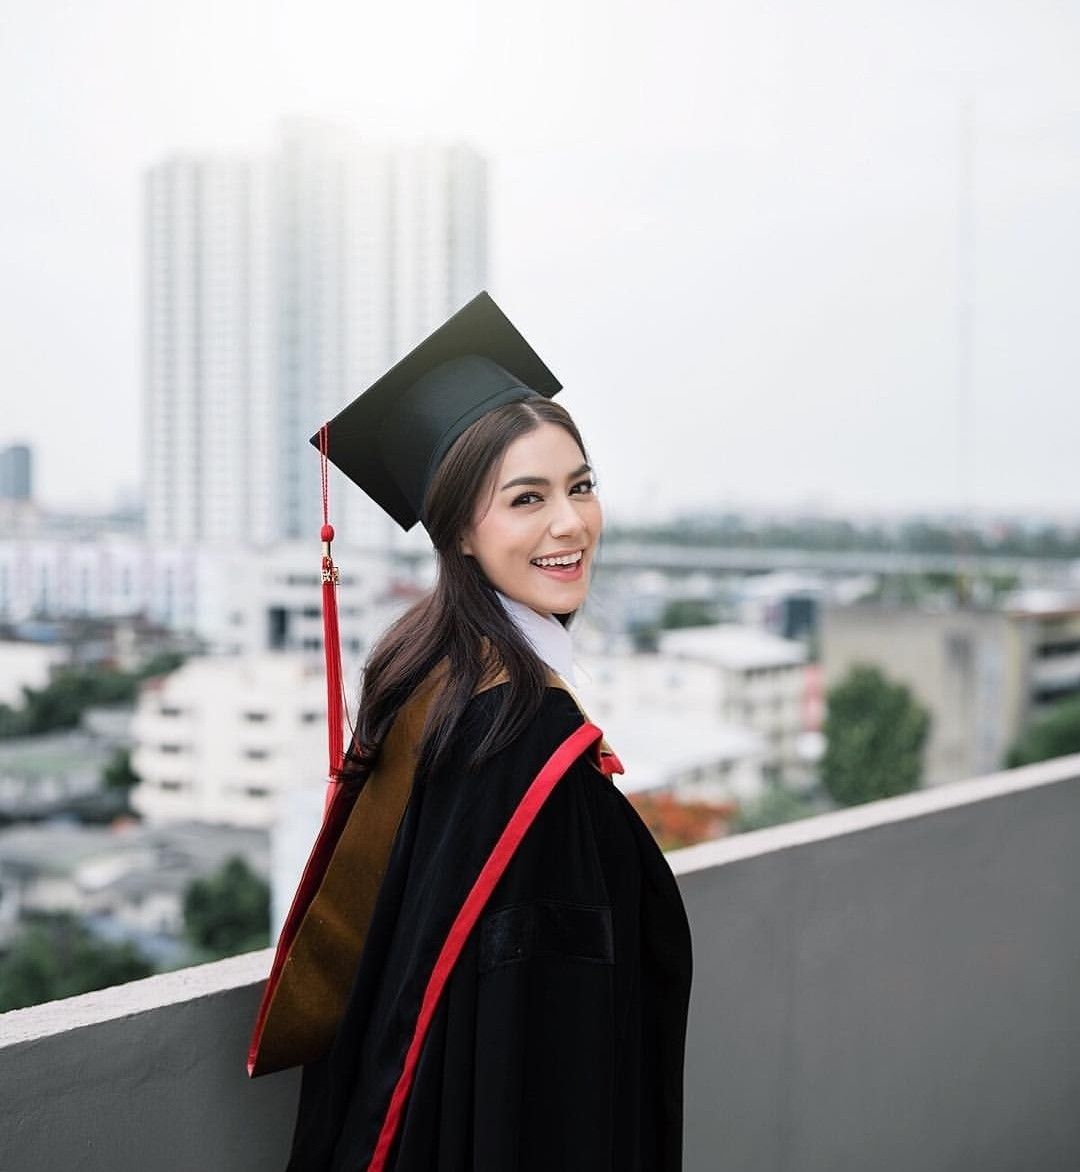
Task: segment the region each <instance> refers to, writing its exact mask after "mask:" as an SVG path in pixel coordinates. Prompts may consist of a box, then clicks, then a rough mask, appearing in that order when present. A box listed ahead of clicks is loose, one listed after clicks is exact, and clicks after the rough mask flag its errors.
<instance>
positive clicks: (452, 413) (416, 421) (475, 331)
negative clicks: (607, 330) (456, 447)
mask: <svg viewBox="0 0 1080 1172" xmlns="http://www.w3.org/2000/svg"><path fill="white" fill-rule="evenodd" d="M561 389H562V383H560V382H559V381H558V379H556V378H555V376H554V375H553V374H552V373H551V371H550V370H548V368H547V367H546V366H545V365H544V363H543V362H542V361H541V360H540V358H539V357H538V356H537V354H536V352H535V351H534V350H533V348H532V347H531V346H530V345H529V343H528V342H526V341H525V339H524V338H523V337H522V336H521V334H520V333H518V331H517V330H516V329H515V328H514V326H513V325H512V324H511V323H510V321H509V319H508V318H507V317H506V315H505V314H504V313H503V312H502V310H501V309H499V307H498V306H497V305H496V304H495V302H494V301H493V300H492V299H491V297H489V296H488V294H487V293H480V294H478V295H477V296H476V297H474V298H473V299H472V301H470V302H469V303H468V305H466V306H464V307H463V308H462V309H460V310H458V312H457V313H455V314H454V315H453V317H451V318H449V319H448V320H447V321H445V322H444V323H443V324H442V325H441V326H439V328H438V329H437V330H436V331H435V332H434V333H433V334H431V335H429V336H428V337H427V338H425V339H424V341H423V342H421V343H420V345H419V346H417V347H416V349H415V350H413V351H412V352H411V353H410V354H408V355H406V356H405V357H404V358H403V359H402V360H401V361H400V362H399V363H398V364H397V365H396V366H393V367H391V369H390V370H388V371H387V372H386V374H384V375H383V376H382V378H380V379H379V380H378V381H377V382H375V383H373V384H372V385H371V386H370V387H368V389H367V390H366V391H364V393H363V394H362V395H361V396H360V397H359V398H358V399H354V400H353V402H351V403H350V404H349V405H348V407H346V408H345V409H344V410H343V411H341V412H340V413H339V414H337V415H335V416H334V418H333V419H331V420H330V422H329V423H328V424H327V427H326V455H327V458H328V459H329V460H330V462H331V463H333V464H336V465H337V467H338V468H340V469H341V471H342V472H344V473H345V475H346V476H348V477H349V479H350V480H353V481H355V483H356V484H358V485H359V486H360V487H361V488H362V489H363V490H364V492H366V493H367V494H368V496H370V497H371V498H372V500H374V501H375V503H376V504H377V505H379V507H380V508H382V509H383V510H384V511H385V512H387V513H389V514H390V516H391V517H393V519H394V520H395V521H396V522H397V523H398V524H399V525H400V526H401V527H402V528H403V529H411V528H412V527H413V525H415V524H416V522H417V521H418V520H420V519H421V517H422V514H423V505H424V496H425V494H426V492H427V488H428V485H429V483H430V482H431V477H432V476H433V475H434V473H435V469H436V468H438V466H439V463H440V461H441V460H442V458H443V456H445V455H446V453H447V451H448V450H449V448H450V445H451V444H452V443H453V442H454V440H455V439H457V437H458V436H459V435H461V433H462V432H463V431H464V430H465V429H466V428H467V427H468V426H469V425H470V424H471V423H475V422H476V420H477V419H479V418H480V416H481V415H485V414H486V413H487V412H488V411H491V410H493V409H494V408H495V407H501V406H502V405H503V404H504V403H513V402H516V401H518V400H521V399H527V398H530V397H532V396H533V395H543V396H545V397H546V398H549V399H550V398H551V397H552V396H553V395H555V394H557V393H558V391H560V390H561ZM311 442H312V444H314V445H315V447H319V434H318V433H316V434H315V435H313V436H312V437H311Z"/></svg>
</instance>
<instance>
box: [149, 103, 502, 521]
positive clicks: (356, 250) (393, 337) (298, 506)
mask: <svg viewBox="0 0 1080 1172" xmlns="http://www.w3.org/2000/svg"><path fill="white" fill-rule="evenodd" d="M146 207H147V220H146V231H147V239H146V256H147V272H146V282H147V296H146V315H147V316H146V399H147V413H146V415H147V420H146V421H147V433H148V434H147V460H146V490H147V531H148V535H149V536H150V537H151V538H152V539H154V540H160V541H174V542H175V541H192V542H196V541H205V542H223V541H240V542H248V541H251V542H256V543H263V542H270V541H275V540H279V539H284V538H296V537H308V536H310V535H311V534H312V533H313V532H315V531H316V530H317V526H318V522H319V493H318V486H319V477H318V468H317V460H316V457H315V455H314V452H313V451H312V449H311V448H310V447H309V445H308V443H307V438H308V436H309V435H311V434H312V433H313V432H314V431H315V430H316V429H317V427H318V425H319V424H320V423H321V422H322V421H323V420H325V419H327V418H329V417H330V416H332V415H333V414H335V413H336V412H337V411H339V410H340V409H341V408H342V407H344V406H345V404H346V403H348V402H349V401H350V399H352V398H353V397H354V396H355V395H356V394H358V393H359V392H360V391H361V390H363V388H364V387H365V386H367V385H368V383H369V382H370V381H372V379H373V378H375V377H376V376H377V375H378V374H379V373H381V371H382V370H383V369H384V368H385V367H386V366H387V365H389V364H390V363H391V362H392V361H393V360H394V359H395V358H397V357H398V356H400V355H401V354H403V353H404V352H405V351H407V350H408V349H409V348H410V347H411V346H413V345H415V344H416V343H417V342H418V341H420V339H421V338H422V337H424V335H425V334H426V333H428V332H429V331H430V330H431V329H433V328H434V327H435V326H436V325H437V324H438V323H439V322H440V321H441V320H442V319H443V318H445V317H446V316H447V315H448V314H450V313H451V312H453V311H454V310H455V309H457V308H459V307H460V306H461V305H463V304H464V303H465V302H466V301H467V300H468V299H469V298H470V297H472V296H473V295H474V294H475V293H476V292H478V291H479V290H480V289H481V288H482V287H483V285H484V284H485V278H486V272H487V193H486V165H485V163H484V161H483V159H482V158H480V156H478V155H477V154H476V153H475V152H474V151H472V150H470V149H469V148H467V147H464V146H459V145H442V144H427V145H415V146H409V147H396V146H381V145H372V144H366V143H361V142H358V141H357V140H356V139H355V137H354V136H352V135H350V134H347V133H345V132H343V131H341V130H338V129H336V128H333V127H328V126H325V125H322V124H319V123H310V122H305V121H296V122H289V123H287V124H286V125H285V126H284V127H283V129H282V132H281V136H280V139H279V142H278V144H277V148H276V149H275V151H274V152H273V153H272V154H271V155H270V156H268V157H266V158H260V159H201V158H200V159H191V158H184V159H180V158H177V159H171V160H167V161H165V162H163V163H160V164H159V165H158V166H156V167H154V168H153V169H152V170H151V172H150V174H149V176H148V180H147V193H146ZM331 474H332V476H333V479H334V483H333V485H332V495H333V498H334V503H333V520H334V523H335V526H336V527H337V530H338V534H339V537H342V538H345V539H348V540H352V541H355V542H358V543H362V544H373V543H374V544H381V540H380V539H381V538H382V537H383V535H384V534H385V532H386V528H385V526H386V522H385V518H383V517H382V516H381V514H379V513H378V512H377V510H375V508H374V506H372V505H370V504H369V503H368V502H367V501H366V499H365V498H363V497H362V496H361V494H359V493H357V492H356V491H355V490H351V491H340V490H341V488H342V485H343V484H344V483H345V482H344V481H343V480H341V479H340V474H339V473H337V472H336V470H333V469H332V470H331Z"/></svg>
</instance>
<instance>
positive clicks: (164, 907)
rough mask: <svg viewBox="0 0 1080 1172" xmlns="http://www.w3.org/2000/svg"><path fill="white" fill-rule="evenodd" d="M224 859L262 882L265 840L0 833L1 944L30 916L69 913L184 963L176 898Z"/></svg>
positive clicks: (187, 834)
mask: <svg viewBox="0 0 1080 1172" xmlns="http://www.w3.org/2000/svg"><path fill="white" fill-rule="evenodd" d="M232 857H239V858H242V859H243V860H244V861H245V862H246V863H247V864H248V866H249V867H251V869H252V870H253V871H255V872H256V874H259V875H261V876H263V877H265V876H266V875H267V873H268V867H269V864H268V839H267V836H266V834H265V833H264V832H262V831H258V830H243V829H239V828H235V827H222V826H207V825H205V824H201V823H200V824H194V823H176V824H174V825H169V826H160V825H156V826H148V825H139V824H138V823H135V822H134V821H132V820H131V819H128V820H127V821H126V822H123V823H118V824H116V825H114V826H108V827H106V826H79V825H76V824H74V823H70V822H43V823H33V824H23V825H18V826H11V827H6V828H3V829H0V944H3V943H6V942H7V941H8V940H10V938H11V936H12V935H13V934H14V933H15V932H16V931H17V929H18V927H19V925H20V923H21V921H22V920H23V919H24V917H26V916H27V915H29V914H32V913H35V912H38V913H40V912H46V913H58V912H69V913H71V914H72V915H75V916H78V917H79V918H81V919H83V920H84V921H86V922H88V924H89V926H90V927H91V928H92V929H93V930H94V931H95V932H97V933H99V934H101V935H107V936H108V937H109V938H112V939H127V940H131V941H133V942H134V943H135V944H137V945H138V946H139V947H140V948H141V949H142V950H143V951H145V952H146V953H147V955H149V956H151V957H152V958H154V959H158V960H162V961H165V962H166V963H168V962H171V961H175V960H183V959H184V958H185V957H186V955H187V954H186V951H185V950H183V948H182V947H181V945H180V941H181V940H182V938H183V934H184V894H185V892H186V890H187V888H188V886H189V885H190V884H191V883H192V882H193V881H194V880H196V879H200V878H203V877H205V876H207V875H210V874H212V873H213V872H215V871H217V870H218V869H219V868H220V867H222V866H223V865H224V864H225V862H226V861H227V860H228V859H229V858H232Z"/></svg>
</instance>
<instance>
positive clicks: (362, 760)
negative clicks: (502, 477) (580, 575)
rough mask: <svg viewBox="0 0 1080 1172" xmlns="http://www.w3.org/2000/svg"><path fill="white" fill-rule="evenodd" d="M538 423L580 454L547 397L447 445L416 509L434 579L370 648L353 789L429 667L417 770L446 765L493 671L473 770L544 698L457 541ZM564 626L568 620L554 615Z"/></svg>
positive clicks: (536, 674)
mask: <svg viewBox="0 0 1080 1172" xmlns="http://www.w3.org/2000/svg"><path fill="white" fill-rule="evenodd" d="M543 423H554V424H556V425H558V426H559V427H562V428H565V429H566V431H568V432H569V433H570V435H571V436H572V437H573V439H574V441H575V442H576V443H577V445H578V447H579V448H580V449H581V451H582V455H583V456H584V453H585V445H584V444H583V443H582V440H581V435H580V433H579V432H578V429H577V427H576V426H575V424H574V421H573V420H572V419H571V418H570V416H569V415H568V414H567V412H566V410H565V409H564V408H562V407H560V406H559V404H558V403H554V402H552V401H551V400H550V399H545V398H535V399H527V400H524V401H521V402H517V403H507V404H505V405H504V406H502V407H496V408H495V409H494V410H492V411H489V412H488V413H487V414H486V415H483V416H481V417H480V418H479V419H478V420H477V421H476V422H475V423H473V424H472V425H471V426H470V427H468V428H467V429H466V430H465V431H464V432H462V434H461V435H460V436H458V438H457V439H456V440H455V441H454V443H453V445H452V446H451V448H450V450H449V451H448V452H447V454H446V456H445V457H444V459H443V461H442V463H441V464H440V465H439V467H438V469H437V470H436V472H435V474H434V476H433V477H432V480H431V484H430V486H429V488H428V491H427V496H426V498H425V502H424V512H425V519H426V528H427V531H428V534H429V536H430V537H431V541H432V544H433V545H434V547H435V557H436V561H437V577H436V581H435V586H434V588H433V589H432V590H431V592H430V593H429V594H427V595H425V597H423V598H422V599H420V601H419V602H417V603H415V604H414V605H413V606H412V607H410V608H409V610H407V611H406V612H405V614H404V615H402V616H401V618H399V619H398V620H397V621H396V622H395V623H394V624H393V625H392V626H391V627H390V629H389V630H388V631H387V632H386V634H385V635H383V637H382V638H381V639H380V640H379V642H378V643H377V644H376V646H375V648H374V650H373V651H372V653H371V656H370V658H369V659H368V661H367V664H366V666H365V668H364V673H363V680H362V685H361V691H360V701H359V704H358V716H357V724H356V732H355V734H354V737H353V743H352V745H351V747H350V749H349V753H348V756H347V760H346V769H345V776H346V778H347V779H348V780H349V781H351V782H354V783H357V784H360V783H362V782H363V781H364V779H365V778H366V777H367V776H368V774H369V773H370V772H371V770H372V769H373V768H374V767H375V765H376V763H377V761H378V757H379V752H380V750H381V748H382V744H383V741H384V739H385V737H386V734H387V733H388V732H389V730H390V726H391V724H392V723H393V721H394V717H395V716H396V715H397V713H398V710H399V709H400V708H401V706H402V705H403V704H404V703H405V701H406V700H408V698H409V697H410V696H411V695H412V694H413V692H414V691H415V690H416V688H417V687H418V686H419V685H420V684H421V683H422V682H423V681H424V680H425V679H426V678H427V677H428V676H429V675H430V673H431V672H432V671H433V670H434V669H435V667H436V666H438V665H443V666H445V668H446V672H445V675H444V677H443V679H444V683H443V685H442V686H441V687H440V689H439V691H438V692H437V694H436V695H435V696H434V698H433V701H432V704H431V707H430V708H429V710H428V717H427V724H426V726H425V729H424V734H423V737H422V740H421V744H420V759H419V769H420V770H421V771H425V772H431V771H433V770H435V769H437V768H438V767H439V765H440V764H442V763H443V762H444V761H445V760H446V756H447V754H448V753H449V751H450V748H451V747H452V745H453V741H454V733H455V731H456V729H457V727H458V724H459V722H460V720H461V717H462V715H463V713H464V711H465V707H466V705H467V704H468V703H469V701H470V700H471V699H472V697H473V695H474V693H475V692H476V690H477V688H478V687H479V686H480V684H481V683H482V682H483V681H484V680H485V679H489V678H490V677H491V676H492V675H493V674H494V673H495V672H497V671H499V670H500V669H502V670H503V671H505V673H506V677H507V687H506V688H505V689H502V690H501V692H502V694H501V697H500V699H499V706H498V709H497V711H496V715H495V718H494V720H493V721H492V723H491V727H490V728H489V729H488V730H487V732H486V733H485V734H484V736H483V737H482V739H481V740H480V743H479V744H478V745H477V747H476V750H475V752H474V753H473V757H472V761H471V762H470V764H473V765H476V764H479V763H480V762H482V761H483V760H485V759H486V758H488V757H490V756H491V755H492V754H493V753H496V752H498V750H499V749H501V748H503V747H504V746H506V745H507V744H509V743H510V742H511V741H512V740H513V739H514V738H515V737H516V736H517V735H518V734H519V733H520V732H521V731H522V730H523V729H524V728H525V726H526V725H527V724H528V722H529V721H530V720H531V719H532V717H533V716H534V715H535V714H536V711H537V709H538V708H539V707H540V703H541V701H542V699H543V694H544V686H545V671H544V665H543V664H542V663H541V661H540V660H539V658H538V657H537V655H536V653H535V652H534V651H533V649H532V647H531V646H530V645H529V643H528V642H527V641H526V640H525V638H524V637H523V636H522V634H521V632H520V631H519V630H518V628H517V626H516V625H515V624H514V622H513V620H512V619H511V618H510V617H509V616H508V615H507V613H506V611H505V610H504V609H503V607H502V604H501V603H500V602H499V599H498V598H497V597H496V594H495V590H494V587H493V586H492V585H491V583H490V582H489V581H488V580H487V578H486V577H485V575H484V573H483V571H482V570H481V569H480V566H479V565H478V563H477V562H476V560H475V559H474V558H472V557H469V556H468V555H467V554H465V553H463V552H462V549H461V537H462V535H463V534H464V533H465V531H466V529H468V527H469V526H470V525H471V523H472V521H473V518H474V517H475V515H476V512H477V509H478V505H479V503H480V501H481V499H482V496H483V495H484V494H485V493H486V494H489V495H490V494H491V492H492V490H493V486H494V480H493V478H494V475H495V472H496V470H497V468H498V465H499V461H500V460H501V459H502V456H503V454H504V453H505V451H506V449H507V448H508V447H509V446H510V444H512V443H513V442H514V440H516V439H517V438H518V437H519V436H522V435H525V434H527V433H528V432H530V431H533V430H535V429H536V428H537V427H539V426H540V425H541V424H543ZM557 617H558V618H559V619H560V621H562V622H563V624H564V625H566V624H568V623H569V622H570V620H571V619H572V618H573V615H572V614H568V615H559V616H557Z"/></svg>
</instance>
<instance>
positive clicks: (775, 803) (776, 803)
mask: <svg viewBox="0 0 1080 1172" xmlns="http://www.w3.org/2000/svg"><path fill="white" fill-rule="evenodd" d="M821 811H822V806H821V804H820V803H819V802H815V801H814V800H813V799H812V798H810V797H808V796H805V795H803V794H798V793H794V792H793V791H792V790H789V789H785V788H784V787H783V786H782V785H770V786H768V787H766V789H765V791H764V792H763V793H762V794H761V795H760V796H759V797H757V798H755V799H754V800H753V801H750V802H746V803H745V804H742V803H740V805H739V810H738V813H737V814H736V815H735V819H734V821H733V823H732V826H731V830H732V833H734V834H741V833H743V832H744V831H747V830H762V829H763V828H764V827H766V826H779V825H780V824H781V823H783V822H794V821H796V820H797V819H799V818H808V817H810V815H812V814H819V813H821Z"/></svg>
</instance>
